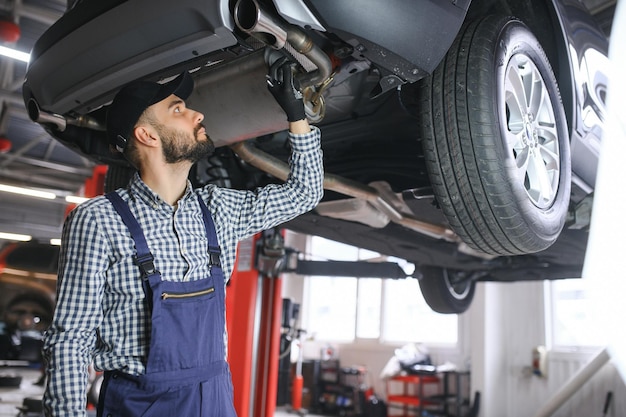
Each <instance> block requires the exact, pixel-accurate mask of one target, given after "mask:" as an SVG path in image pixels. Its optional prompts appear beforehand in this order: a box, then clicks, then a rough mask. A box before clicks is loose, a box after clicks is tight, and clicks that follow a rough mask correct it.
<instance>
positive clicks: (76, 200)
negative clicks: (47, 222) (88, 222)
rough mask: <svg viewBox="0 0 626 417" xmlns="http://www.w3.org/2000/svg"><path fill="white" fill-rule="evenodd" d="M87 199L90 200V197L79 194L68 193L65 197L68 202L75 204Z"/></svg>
mask: <svg viewBox="0 0 626 417" xmlns="http://www.w3.org/2000/svg"><path fill="white" fill-rule="evenodd" d="M87 200H89V198H87V197H79V196H77V195H68V196H67V197H65V201H67V202H68V203H74V204H82V203H84V202H85V201H87Z"/></svg>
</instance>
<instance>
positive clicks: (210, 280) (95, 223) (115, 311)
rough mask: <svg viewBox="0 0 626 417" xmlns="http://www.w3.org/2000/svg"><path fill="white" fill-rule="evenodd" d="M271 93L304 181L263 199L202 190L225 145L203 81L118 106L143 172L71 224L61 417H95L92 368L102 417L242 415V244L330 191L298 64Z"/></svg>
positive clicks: (112, 116)
mask: <svg viewBox="0 0 626 417" xmlns="http://www.w3.org/2000/svg"><path fill="white" fill-rule="evenodd" d="M267 84H268V88H269V90H270V92H271V93H272V94H273V95H274V97H275V99H276V101H277V102H278V104H279V105H280V106H281V107H282V109H283V110H284V111H285V113H286V115H287V120H288V122H289V140H290V143H291V150H292V153H291V158H290V167H291V173H290V175H289V178H288V180H287V181H286V182H285V183H284V184H281V185H275V184H272V185H268V186H265V187H263V188H259V189H257V190H255V191H241V190H233V189H226V188H220V187H217V186H215V185H212V184H209V185H207V186H205V187H203V188H199V189H195V190H194V189H192V186H191V183H190V182H189V181H188V179H187V176H188V174H189V171H190V169H191V167H192V165H193V163H195V162H197V161H198V160H200V159H201V158H206V157H207V156H209V155H210V154H212V153H213V150H214V145H213V143H212V141H211V139H210V138H209V137H208V135H207V133H206V131H205V128H204V126H203V125H202V120H203V117H204V116H203V115H202V114H201V113H199V112H197V111H195V110H192V109H190V108H188V107H186V105H185V99H187V97H188V96H189V95H190V94H191V92H192V89H193V80H192V78H191V76H190V75H189V74H187V73H183V74H181V75H180V76H178V77H177V78H175V79H174V80H172V81H170V82H168V83H166V84H162V85H161V84H156V83H151V82H146V81H139V82H135V83H132V84H130V85H128V86H126V87H124V88H123V89H122V90H120V92H119V93H118V94H117V95H116V97H115V98H114V100H113V103H112V104H111V106H110V109H109V113H108V117H107V130H108V136H109V140H110V141H111V144H112V145H113V146H115V147H116V148H117V149H118V150H119V151H121V152H123V154H124V156H125V157H126V158H127V159H128V160H129V161H130V163H131V164H133V165H134V166H135V167H136V168H137V170H138V173H136V174H135V176H134V177H133V179H132V180H131V181H130V183H129V185H128V187H127V188H126V189H118V190H116V192H114V193H108V194H107V195H106V196H100V197H97V198H94V199H92V200H90V201H89V202H86V203H84V204H82V205H80V206H78V207H77V208H76V209H75V210H73V211H72V212H71V213H70V214H69V216H68V218H67V219H66V222H65V225H64V228H63V238H62V242H63V243H62V247H61V254H60V260H59V262H60V264H59V283H58V299H57V308H56V311H55V315H54V319H53V322H52V325H51V327H50V329H49V331H48V332H47V333H46V339H45V344H44V357H45V359H46V362H47V377H48V378H47V379H48V381H47V387H46V391H45V394H44V408H45V413H46V415H47V416H64V417H67V416H84V415H86V411H85V399H86V398H87V393H86V385H87V378H88V374H87V367H88V365H89V364H90V362H91V360H92V359H93V363H94V366H95V368H96V369H97V370H103V371H104V382H103V384H102V389H101V391H100V399H99V401H98V415H99V416H139V415H142V416H143V415H145V416H167V417H171V416H215V417H218V416H219V417H231V416H236V414H235V410H234V405H233V393H232V390H233V388H232V381H231V377H230V371H229V368H228V364H227V363H226V360H225V359H226V326H225V318H224V315H225V302H224V297H225V294H224V293H225V284H226V281H227V280H228V279H229V278H230V275H231V272H232V269H233V264H234V261H235V254H236V245H237V242H238V241H239V240H241V239H244V238H246V237H249V236H251V235H253V234H255V233H257V232H260V231H262V230H265V229H269V228H272V227H274V226H276V225H278V224H280V223H283V222H285V221H287V220H290V219H292V218H294V217H296V216H298V215H299V214H302V213H305V212H307V211H309V210H311V209H312V208H313V207H315V205H316V204H317V203H318V202H319V200H320V199H321V197H322V193H323V189H322V183H323V167H322V153H321V149H320V132H319V130H318V129H317V128H316V127H311V126H309V124H308V122H307V120H306V118H305V113H304V106H303V102H302V95H301V94H300V92H299V91H298V89H297V88H295V87H294V77H293V73H292V67H291V66H290V64H289V63H287V62H285V61H282V60H280V61H278V62H277V63H275V64H274V65H272V67H271V68H270V75H268V79H267ZM220 250H221V252H220Z"/></svg>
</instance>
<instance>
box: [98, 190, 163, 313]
mask: <svg viewBox="0 0 626 417" xmlns="http://www.w3.org/2000/svg"><path fill="white" fill-rule="evenodd" d="M105 197H106V198H107V199H108V200H109V201H110V202H111V204H113V208H114V209H115V211H117V213H118V214H119V215H120V217H121V218H122V221H123V222H124V224H125V225H126V227H128V230H129V231H130V235H131V237H132V238H133V241H134V242H135V250H136V251H137V254H136V255H135V256H134V259H135V263H136V264H137V266H139V270H140V271H141V279H142V282H143V289H144V293H145V294H146V299H147V300H148V303H149V304H152V296H151V293H152V292H151V291H150V286H149V285H148V278H150V277H151V276H152V275H158V274H159V271H157V270H156V268H155V267H154V256H152V253H151V252H150V248H149V247H148V243H147V242H146V237H145V235H144V234H143V230H141V226H140V225H139V223H138V222H137V219H135V216H133V213H131V211H130V208H129V207H128V204H126V202H125V201H124V200H122V197H120V195H119V194H118V193H116V192H115V191H111V192H109V193H106V194H105ZM150 307H152V306H151V305H150Z"/></svg>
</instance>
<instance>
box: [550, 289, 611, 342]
mask: <svg viewBox="0 0 626 417" xmlns="http://www.w3.org/2000/svg"><path fill="white" fill-rule="evenodd" d="M590 283H591V281H590V280H588V279H582V278H578V279H563V280H556V281H551V282H550V287H551V305H552V345H553V346H554V347H556V348H558V347H565V348H571V347H598V346H604V345H606V343H607V337H606V333H605V329H604V327H603V326H602V325H600V324H599V323H597V321H596V320H593V305H592V301H591V299H590V292H591V286H590Z"/></svg>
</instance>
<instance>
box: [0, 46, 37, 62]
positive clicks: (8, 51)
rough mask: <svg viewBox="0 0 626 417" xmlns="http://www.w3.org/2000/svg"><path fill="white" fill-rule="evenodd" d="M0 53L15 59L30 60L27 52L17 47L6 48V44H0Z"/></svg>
mask: <svg viewBox="0 0 626 417" xmlns="http://www.w3.org/2000/svg"><path fill="white" fill-rule="evenodd" d="M0 55H4V56H6V57H9V58H13V59H17V60H18V61H24V62H29V61H30V54H27V53H26V52H22V51H18V50H17V49H13V48H7V47H6V46H0Z"/></svg>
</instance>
